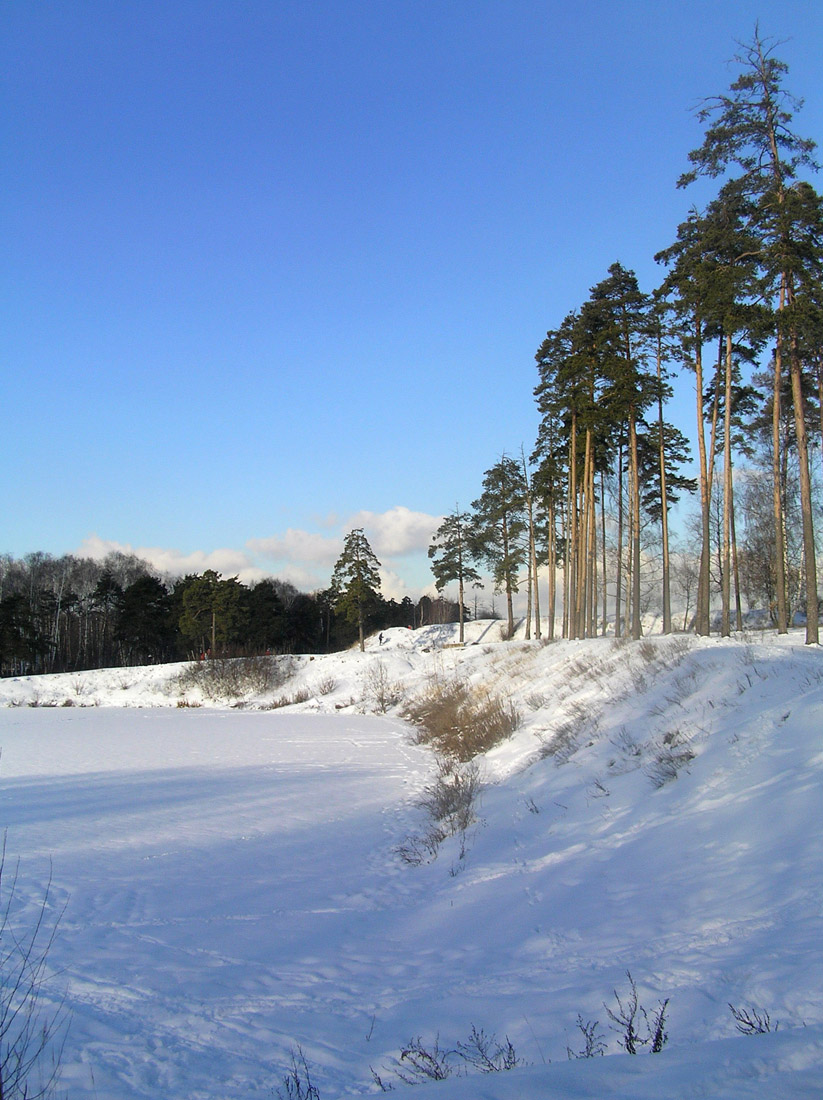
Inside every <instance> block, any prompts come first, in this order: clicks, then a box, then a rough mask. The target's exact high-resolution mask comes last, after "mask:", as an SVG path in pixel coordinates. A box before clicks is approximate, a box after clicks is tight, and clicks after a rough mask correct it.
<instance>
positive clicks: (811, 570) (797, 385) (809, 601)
mask: <svg viewBox="0 0 823 1100" xmlns="http://www.w3.org/2000/svg"><path fill="white" fill-rule="evenodd" d="M789 289H791V288H789ZM789 369H790V372H791V379H792V404H793V405H794V433H795V439H796V441H797V461H798V466H799V473H800V510H801V516H802V521H803V557H804V559H805V561H804V563H803V566H804V571H805V578H806V645H817V644H818V643H819V640H820V639H819V630H818V608H817V559H816V552H815V545H814V520H813V517H812V487H811V477H810V473H809V445H808V440H807V435H806V416H805V403H804V400H803V383H802V378H801V365H800V352H799V349H798V346H797V333H796V332H792V334H791V344H790V351H789Z"/></svg>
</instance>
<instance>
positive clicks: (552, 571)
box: [546, 497, 557, 641]
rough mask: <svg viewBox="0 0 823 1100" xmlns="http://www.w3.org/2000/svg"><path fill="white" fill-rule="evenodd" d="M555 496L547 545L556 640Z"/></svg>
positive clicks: (551, 629) (551, 634) (551, 636)
mask: <svg viewBox="0 0 823 1100" xmlns="http://www.w3.org/2000/svg"><path fill="white" fill-rule="evenodd" d="M554 525H555V514H554V498H553V497H552V498H551V499H550V500H549V538H548V545H547V547H546V550H547V557H548V559H549V640H550V641H554V617H555V612H556V605H557V532H556V531H555V527H554Z"/></svg>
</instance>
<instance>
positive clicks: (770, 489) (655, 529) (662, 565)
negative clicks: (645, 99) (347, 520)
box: [430, 30, 823, 643]
mask: <svg viewBox="0 0 823 1100" xmlns="http://www.w3.org/2000/svg"><path fill="white" fill-rule="evenodd" d="M736 62H737V64H738V67H739V75H738V77H737V79H736V80H735V81H734V82H733V83H732V85H731V87H730V89H729V91H728V92H727V93H726V94H724V95H721V96H718V97H716V98H715V99H711V100H708V101H706V103H705V104H704V106H703V107H702V108H701V110H700V112H699V119H700V121H701V122H702V123H704V124H706V131H705V138H704V142H703V144H702V145H701V146H700V148H698V149H696V150H694V151H693V152H692V153H690V154H689V158H688V159H689V162H690V164H691V168H690V170H689V171H687V172H686V173H684V175H683V176H682V178H681V179H680V181H678V186H680V187H687V186H688V185H689V184H691V183H692V182H693V181H694V180H695V179H696V178H697V177H698V176H705V177H708V178H716V179H718V180H719V181H720V187H719V191H718V194H717V196H716V197H715V198H714V199H713V200H712V201H711V202H710V203H709V204H708V206H707V207H706V209H705V210H703V211H698V210H696V209H692V210H691V211H690V212H689V214H688V216H687V218H686V220H685V221H684V222H683V223H682V224H681V225H680V226H678V228H677V232H676V240H675V242H674V243H673V244H672V245H670V246H669V247H668V248H664V249H662V250H661V251H660V252H659V253H658V255H657V256H656V257H655V259H656V260H657V261H658V262H659V263H660V264H661V265H662V267H663V268H665V270H666V274H665V276H664V277H663V279H662V282H661V284H660V285H659V286H658V287H657V288H655V289H654V290H653V291H652V292H651V293H644V292H642V291H641V290H640V288H639V286H638V283H637V279H636V276H635V274H634V272H632V271H629V270H627V269H625V268H624V267H623V266H622V265H620V264H619V263H615V264H613V265H612V266H611V267H610V268H609V270H608V272H607V275H606V277H605V278H604V279H603V280H602V281H601V282H599V283H598V284H597V285H596V286H594V287H592V289H591V292H590V296H589V297H588V299H587V300H586V301H585V302H583V303H582V304H581V305H580V306H579V308H577V309H575V310H573V311H572V312H570V313H569V314H568V315H567V316H566V317H565V318H564V319H563V321H562V322H561V324H560V325H559V326H558V327H557V328H556V329H553V330H550V331H549V332H548V333H547V334H546V338H545V339H544V340H543V342H542V343H541V345H540V347H539V348H538V350H537V354H536V356H535V358H536V361H537V370H538V381H537V385H536V387H535V391H534V394H535V398H536V401H537V406H538V410H539V412H540V416H541V421H540V427H539V432H538V437H537V440H536V443H535V446H534V448H533V451H532V453H531V454H530V455H529V456H528V458H527V457H526V455H525V453H524V451H523V449H522V448H521V454H520V457H519V458H518V459H514V458H511V457H509V456H505V455H504V456H503V457H502V458H501V459H500V461H499V462H497V463H496V464H495V465H494V466H493V467H492V468H491V469H489V470H488V471H487V472H486V474H485V476H484V479H483V492H482V494H481V496H480V497H479V498H478V499H477V500H476V501H474V503H473V504H472V506H471V510H470V511H468V512H465V513H464V512H461V510H460V509H459V508H457V509H456V510H455V511H454V512H453V513H452V514H451V515H450V516H449V517H447V518H446V520H445V521H444V523H443V525H442V526H441V528H440V529H439V531H438V532H437V533H436V535H435V539H434V542H433V544H432V547H431V549H430V554H431V556H432V558H433V570H434V574H435V579H436V583H437V586H438V589H440V590H442V588H443V587H444V586H445V585H446V584H448V583H451V582H455V581H456V582H457V583H458V584H459V585H460V588H461V592H462V586H463V584H464V583H465V582H466V581H470V582H471V583H476V577H474V576H473V574H472V572H471V571H472V570H473V569H474V566H476V565H483V566H485V567H486V569H487V570H488V571H489V572H490V573H491V575H492V578H493V582H494V585H495V589H496V590H497V591H499V592H502V593H505V596H506V603H507V613H508V620H509V627H510V629H513V626H514V620H513V611H512V596H513V593H515V592H516V591H518V589H519V588H522V587H523V585H524V584H525V586H526V593H527V606H528V610H527V624H528V626H527V629H528V630H530V628H531V621H532V618H533V620H534V629H535V631H536V633H537V634H538V636H539V634H540V630H541V615H540V589H539V586H538V583H537V579H538V567H539V566H544V567H545V568H546V572H547V576H548V605H547V607H546V608H545V613H547V615H548V622H549V631H550V633H551V634H553V633H554V630H555V619H556V618H557V621H558V622H560V623H562V632H563V635H564V636H565V637H571V638H580V637H588V636H592V635H594V634H596V633H599V632H605V631H606V629H607V624H609V623H613V624H614V630H615V632H616V634H617V635H620V634H623V633H626V634H629V635H631V636H632V637H635V638H636V637H639V635H640V632H641V617H642V615H643V613H644V612H645V611H646V610H648V609H649V608H650V607H656V608H660V609H661V610H662V626H663V630H664V631H665V632H668V631H671V630H672V629H673V628H674V626H675V623H674V620H673V614H672V585H673V583H676V584H677V588H678V593H677V595H678V602H679V604H680V605H681V608H682V607H683V606H684V605H685V611H684V613H683V624H682V625H683V626H685V625H686V624H687V623H689V622H693V625H694V627H695V629H696V630H697V631H698V633H701V634H707V633H709V631H710V630H711V629H712V628H713V626H714V624H715V622H716V616H717V615H718V614H719V621H717V625H718V626H719V629H720V631H721V632H722V633H723V634H724V635H725V634H728V633H729V632H730V630H731V629H732V625H733V624H734V626H735V627H737V628H738V629H739V628H740V627H741V626H742V613H743V604H744V603H746V604H748V605H749V606H757V607H766V608H768V610H769V613H770V615H771V618H772V622H773V623H774V624H775V625H776V626H777V628H778V630H779V631H781V632H784V631H785V630H786V629H787V625H788V622H789V618H790V615H791V613H792V612H793V611H800V612H802V614H803V615H804V617H805V621H806V637H807V641H808V642H812V643H816V642H817V641H818V591H817V569H816V555H817V548H816V543H815V531H814V528H815V516H816V511H817V503H816V493H815V481H816V476H815V469H814V467H813V465H812V463H811V460H810V450H811V449H812V448H813V447H814V446H819V444H820V442H821V434H823V201H822V200H821V198H820V196H819V195H818V194H817V192H816V191H815V190H814V188H813V187H812V186H811V184H810V183H808V181H806V180H804V179H802V178H800V174H801V172H802V171H803V170H813V169H816V168H817V165H815V163H814V161H813V159H812V153H813V151H814V143H813V142H811V141H809V140H807V139H804V138H800V137H798V136H797V134H795V132H794V131H793V129H792V120H793V111H795V110H796V109H797V107H798V106H799V105H800V104H799V103H798V102H797V101H795V100H794V99H793V98H792V97H791V96H790V95H789V94H788V92H786V91H785V89H784V88H783V86H782V82H783V78H784V76H785V74H786V72H787V67H786V65H785V64H784V63H783V62H781V61H779V60H777V59H776V58H775V57H774V56H773V54H772V51H771V49H770V47H769V46H768V45H767V44H766V43H764V42H763V40H762V39H761V38H760V36H759V34H758V32H757V30H756V31H755V36H754V40H753V42H752V43H751V45H750V46H748V47H745V48H744V51H743V53H742V55H741V56H739V57H738V58H736ZM682 372H686V373H688V374H690V375H691V376H692V377H693V379H694V388H695V393H696V398H697V403H696V407H697V417H696V420H697V422H696V432H695V438H696V441H697V473H698V476H697V478H696V479H694V480H692V479H690V478H688V477H686V476H684V473H683V468H684V463H685V462H686V461H688V460H689V458H690V445H689V440H688V439H687V438H686V437H685V436H684V435H683V434H682V433H681V432H680V431H678V430H677V429H676V428H675V427H674V426H673V425H672V424H670V423H668V422H667V420H666V407H667V403H668V401H669V398H670V397H671V395H672V386H671V379H672V377H673V375H674V374H675V373H682ZM747 376H748V377H747ZM694 491H699V503H700V511H699V518H698V522H697V532H696V534H697V540H696V541H697V546H696V548H695V549H694V550H693V549H692V547H690V546H681V547H680V548H679V550H678V552H677V553H676V554H673V552H672V547H671V545H670V537H669V524H668V519H669V512H670V509H671V507H672V505H673V504H674V503H675V502H676V501H677V499H678V497H679V496H680V495H681V494H682V493H684V492H694ZM461 599H462V597H461ZM718 605H719V609H718Z"/></svg>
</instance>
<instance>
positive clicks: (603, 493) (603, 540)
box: [600, 470, 609, 638]
mask: <svg viewBox="0 0 823 1100" xmlns="http://www.w3.org/2000/svg"><path fill="white" fill-rule="evenodd" d="M600 542H601V550H600V552H601V554H602V558H603V568H602V573H603V579H602V581H601V584H602V589H603V620H602V624H601V633H602V635H603V637H604V638H605V637H606V629H607V626H608V615H609V586H608V571H607V569H606V476H605V474H604V473H603V471H602V470H601V471H600Z"/></svg>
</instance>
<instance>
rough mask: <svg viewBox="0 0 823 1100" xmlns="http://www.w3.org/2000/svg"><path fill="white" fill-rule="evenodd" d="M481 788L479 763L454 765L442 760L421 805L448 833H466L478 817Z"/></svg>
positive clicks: (424, 793)
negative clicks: (457, 766)
mask: <svg viewBox="0 0 823 1100" xmlns="http://www.w3.org/2000/svg"><path fill="white" fill-rule="evenodd" d="M481 788H482V784H481V781H480V769H479V768H478V767H477V765H476V764H474V763H469V764H467V765H465V766H464V767H460V768H454V767H452V766H451V765H450V764H449V763H448V762H441V764H440V767H439V769H438V774H437V778H436V779H435V781H434V782H433V783H431V784H430V785H429V786H428V787H426V788H425V789H424V791H423V794H422V795H421V797H420V800H419V804H420V806H421V807H422V809H424V810H425V811H426V812H427V813H428V815H429V817H430V818H431V819H432V821H435V822H437V824H438V825H439V826H440V828H441V829H443V830H444V831H445V833H446V836H455V835H456V834H457V833H464V832H465V831H466V829H468V828H469V826H470V825H472V824H473V823H474V821H475V820H476V818H475V812H474V811H475V805H476V803H477V799H478V797H479V795H480V791H481Z"/></svg>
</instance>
